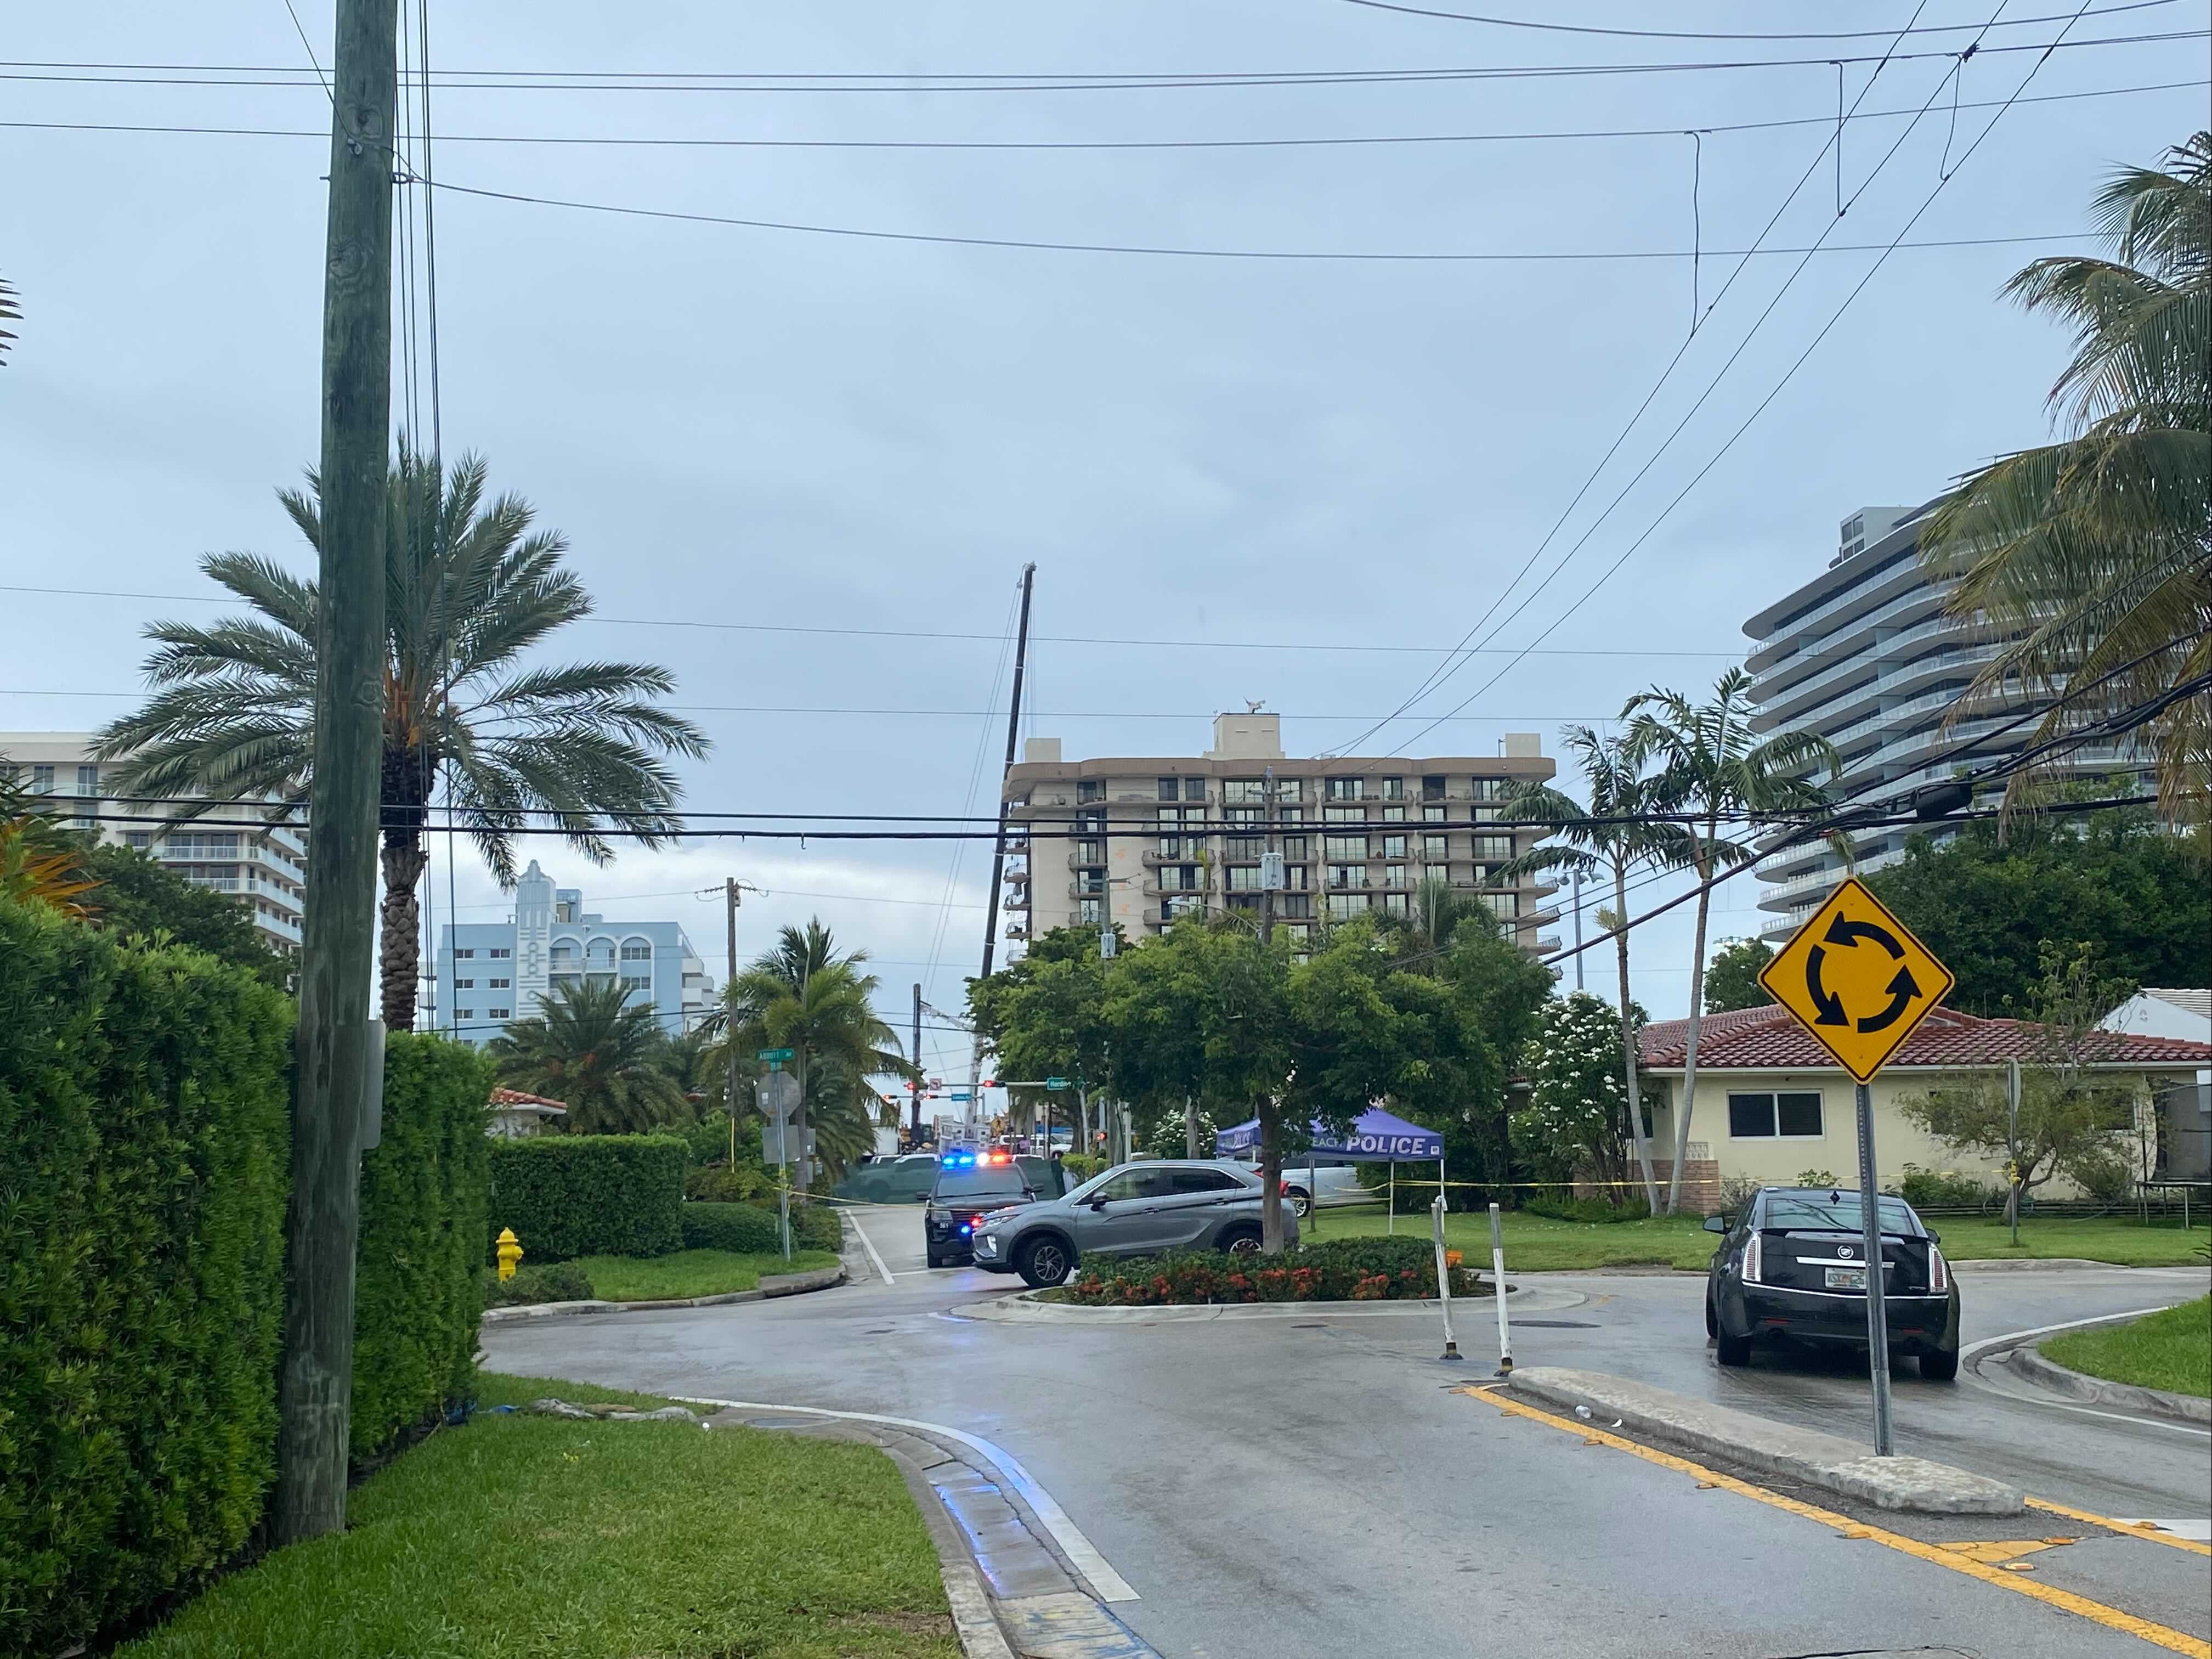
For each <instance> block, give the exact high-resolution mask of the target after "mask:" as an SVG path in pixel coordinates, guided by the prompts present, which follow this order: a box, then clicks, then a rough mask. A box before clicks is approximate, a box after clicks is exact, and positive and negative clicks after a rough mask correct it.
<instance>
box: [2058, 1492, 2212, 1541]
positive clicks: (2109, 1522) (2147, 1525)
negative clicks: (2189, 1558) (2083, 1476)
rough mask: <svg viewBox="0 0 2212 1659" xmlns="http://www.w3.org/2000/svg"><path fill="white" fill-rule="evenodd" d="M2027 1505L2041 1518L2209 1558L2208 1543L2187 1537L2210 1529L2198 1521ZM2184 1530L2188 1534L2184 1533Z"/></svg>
mask: <svg viewBox="0 0 2212 1659" xmlns="http://www.w3.org/2000/svg"><path fill="white" fill-rule="evenodd" d="M2027 1506H2028V1508H2030V1509H2032V1510H2042V1511H2043V1512H2044V1513H2045V1515H2063V1516H2065V1517H2066V1518H2067V1519H2068V1520H2069V1521H2087V1522H2088V1523H2089V1524H2090V1525H2091V1526H2093V1527H2109V1528H2112V1530H2113V1531H2114V1532H2118V1533H2125V1534H2127V1535H2128V1536H2129V1537H2130V1538H2148V1539H2149V1540H2150V1541H2151V1542H2152V1543H2154V1544H2171V1545H2172V1546H2173V1547H2174V1548H2176V1549H2178V1550H2187V1551H2188V1552H2190V1553H2191V1554H2192V1555H2212V1543H2206V1542H2204V1541H2203V1540H2201V1539H2199V1538H2196V1537H2192V1536H2191V1535H2190V1534H2193V1533H2197V1532H2199V1531H2206V1530H2212V1528H2207V1527H2206V1523H2205V1522H2202V1521H2116V1520H2114V1519H2113V1518H2112V1516H2109V1515H2097V1514H2094V1513H2093V1512H2092V1511H2090V1510H2077V1509H2071V1508H2069V1507H2068V1506H2067V1505H2066V1504H2054V1503H2051V1501H2050V1500H2049V1499H2048V1498H2029V1499H2028V1500H2027ZM2164 1528H2171V1529H2172V1530H2170V1531H2169V1530H2163V1529H2164ZM2183 1528H2188V1531H2187V1532H2184V1531H2183V1530H2182V1529H2183Z"/></svg>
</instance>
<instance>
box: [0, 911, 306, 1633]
mask: <svg viewBox="0 0 2212 1659" xmlns="http://www.w3.org/2000/svg"><path fill="white" fill-rule="evenodd" d="M291 1030H292V1011H291V1005H290V1004H289V1002H288V1001H287V1000H286V999H285V998H284V997H283V994H281V993H279V992H277V991H276V990H274V989H272V988H271V987H270V986H268V985H266V984H264V983H262V982H261V981H258V980H256V979H255V978H254V977H253V976H252V975H250V974H248V973H247V972H246V971H245V970H244V969H238V968H232V967H226V966H224V965H223V964H222V963H218V962H216V959H215V958H213V957H209V956H205V955H204V954H202V953H200V952H198V951H188V950H185V949H182V948H179V947H175V946H171V947H168V948H165V949H159V950H150V949H135V948H128V947H125V946H124V945H120V944H118V942H117V941H116V940H115V939H112V938H111V937H109V936H107V935H106V934H102V933H96V932H94V931H93V930H92V929H90V928H87V927H81V926H78V925H76V924H74V923H70V922H65V921H61V920H59V919H58V918H56V917H54V916H52V915H50V914H48V913H46V912H45V911H43V910H34V909H31V908H25V907H23V906H20V905H17V904H15V903H13V902H9V901H6V900H0V1652H8V1653H21V1652H33V1653H37V1652H46V1653H51V1652H56V1651H58V1650H61V1649H62V1648H64V1647H65V1646H67V1645H69V1644H70V1643H72V1642H75V1641H78V1640H82V1639H84V1638H89V1637H91V1636H92V1635H93V1634H94V1632H98V1631H99V1630H100V1629H102V1628H103V1627H106V1626H112V1625H113V1624H115V1623H116V1622H118V1620H122V1619H124V1618H125V1617H127V1616H129V1615H130V1614H131V1613H135V1612H137V1610H139V1609H141V1608H143V1607H147V1606H149V1604H151V1603H153V1602H155V1601H158V1600H160V1599H161V1598H162V1597H164V1596H166V1595H171V1594H173V1593H175V1592H178V1591H180V1590H183V1589H188V1588H189V1587H191V1585H193V1584H194V1583H197V1582H198V1581H200V1580H203V1579H204V1578H205V1577H208V1576H209V1575H210V1573H212V1572H213V1571H215V1570H216V1568H218V1567H219V1566H220V1565H222V1563H223V1562H224V1561H225V1560H226V1559H228V1558H229V1557H230V1556H231V1555H233V1554H234V1553H235V1552H236V1551H237V1550H238V1549H239V1548H240V1546H241V1545H243V1544H244V1543H245V1542H246V1538H247V1535H248V1534H249V1533H250V1532H251V1531H252V1528H253V1527H254V1524H255V1522H257V1521H258V1519H259V1517H260V1515H261V1509H262V1504H263V1500H264V1495H265V1492H266V1490H267V1488H268V1486H269V1483H270V1480H271V1478H272V1475H273V1473H274V1467H275V1448H276V1387H275V1381H276V1364H277V1351H278V1350H277V1344H278V1331H279V1326H280V1323H281V1318H282V1312H283V1291H284V1279H283V1237H284V1206H285V1194H286V1188H287V1184H288V1182H287V1163H288V1158H289V1152H288V1146H289V1121H288V1115H287V1108H286V1102H287V1096H288V1088H289V1085H288V1081H287V1072H288V1067H289V1060H290V1049H291V1042H290V1038H291Z"/></svg>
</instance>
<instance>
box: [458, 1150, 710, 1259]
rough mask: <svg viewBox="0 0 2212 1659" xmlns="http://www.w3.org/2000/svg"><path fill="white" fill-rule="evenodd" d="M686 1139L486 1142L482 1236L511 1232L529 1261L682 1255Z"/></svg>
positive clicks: (488, 1241) (487, 1242)
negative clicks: (487, 1185) (487, 1192)
mask: <svg viewBox="0 0 2212 1659" xmlns="http://www.w3.org/2000/svg"><path fill="white" fill-rule="evenodd" d="M686 1156H687V1154H686V1151H685V1148H684V1142H683V1141H682V1140H681V1139H678V1137H676V1136H674V1135H585V1134H572V1135H533V1136H532V1137H530V1138H529V1139H525V1140H500V1141H494V1142H492V1143H491V1208H490V1213H489V1218H488V1229H487V1232H486V1235H485V1238H484V1257H483V1259H484V1260H485V1261H489V1260H490V1259H491V1245H492V1241H493V1240H495V1239H496V1238H497V1237H499V1232H500V1230H501V1228H503V1227H511V1228H513V1230H514V1236H515V1237H516V1238H517V1239H519V1240H520V1241H521V1243H522V1249H523V1252H524V1255H523V1260H524V1261H531V1262H538V1263H544V1262H547V1261H567V1260H568V1258H569V1257H571V1256H577V1255H668V1254H669V1253H670V1252H671V1251H672V1250H680V1249H683V1248H684V1159H685V1158H686Z"/></svg>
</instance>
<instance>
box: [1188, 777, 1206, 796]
mask: <svg viewBox="0 0 2212 1659" xmlns="http://www.w3.org/2000/svg"><path fill="white" fill-rule="evenodd" d="M1182 798H1183V799H1185V800H1204V799H1206V780H1205V779H1204V778H1185V779H1184V780H1183V781H1182Z"/></svg>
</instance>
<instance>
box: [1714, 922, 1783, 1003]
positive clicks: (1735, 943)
mask: <svg viewBox="0 0 2212 1659" xmlns="http://www.w3.org/2000/svg"><path fill="white" fill-rule="evenodd" d="M1773 960H1774V947H1773V946H1772V945H1769V944H1768V943H1767V942H1766V941H1765V939H1731V940H1730V941H1729V943H1727V944H1725V945H1722V946H1721V948H1720V949H1719V950H1717V951H1714V952H1713V959H1712V960H1711V962H1710V963H1706V964H1705V1012H1707V1013H1709V1014H1725V1013H1730V1012H1734V1011H1735V1010H1736V1009H1739V1008H1764V1007H1765V1006H1766V1005H1767V1004H1768V1003H1770V1002H1771V1001H1773V1000H1774V999H1773V998H1772V997H1771V996H1769V995H1767V994H1766V987H1765V986H1764V985H1761V984H1760V983H1759V970H1760V969H1763V968H1765V966H1766V964H1767V963H1770V962H1771V961H1773Z"/></svg>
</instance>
